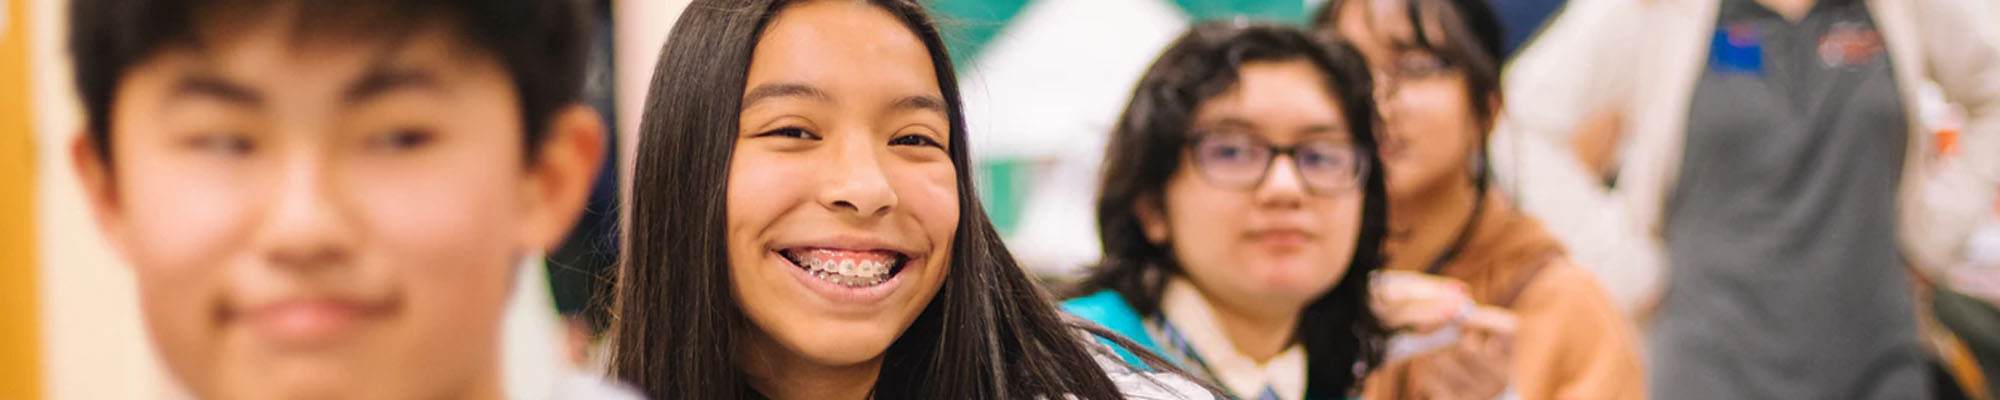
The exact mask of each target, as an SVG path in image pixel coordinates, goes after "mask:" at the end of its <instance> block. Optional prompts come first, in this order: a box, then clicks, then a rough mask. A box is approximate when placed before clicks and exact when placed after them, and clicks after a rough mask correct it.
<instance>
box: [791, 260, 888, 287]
mask: <svg viewBox="0 0 2000 400" xmlns="http://www.w3.org/2000/svg"><path fill="white" fill-rule="evenodd" d="M893 263H894V261H888V262H855V261H854V260H842V261H839V262H822V261H814V260H807V261H806V262H805V263H804V264H805V266H806V268H807V270H808V272H811V273H812V275H813V276H814V277H817V278H820V279H821V280H825V281H827V282H833V283H834V284H837V285H841V286H846V287H853V288H862V287H869V286H875V285H880V284H882V282H885V281H888V280H889V267H890V265H891V264H893Z"/></svg>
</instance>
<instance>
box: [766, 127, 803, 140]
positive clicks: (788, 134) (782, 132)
mask: <svg viewBox="0 0 2000 400" xmlns="http://www.w3.org/2000/svg"><path fill="white" fill-rule="evenodd" d="M765 136H775V137H784V138H793V139H807V140H817V139H819V135H814V134H812V132H806V130H804V129H799V128H778V129H774V130H771V131H768V132H764V133H759V134H757V136H754V137H765Z"/></svg>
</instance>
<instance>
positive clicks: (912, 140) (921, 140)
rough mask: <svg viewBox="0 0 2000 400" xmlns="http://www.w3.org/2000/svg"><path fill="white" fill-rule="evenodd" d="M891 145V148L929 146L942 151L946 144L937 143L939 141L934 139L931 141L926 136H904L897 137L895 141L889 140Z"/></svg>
mask: <svg viewBox="0 0 2000 400" xmlns="http://www.w3.org/2000/svg"><path fill="white" fill-rule="evenodd" d="M889 145H890V146H927V147H936V148H940V149H942V148H944V144H942V143H938V142H937V140H933V139H931V137H929V136H924V135H903V136H897V137H896V138H895V139H891V140H889Z"/></svg>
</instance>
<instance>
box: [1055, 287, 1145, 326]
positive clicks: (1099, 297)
mask: <svg viewBox="0 0 2000 400" xmlns="http://www.w3.org/2000/svg"><path fill="white" fill-rule="evenodd" d="M1061 306H1062V310H1063V311H1067V312H1069V313H1070V314H1076V316H1079V317H1083V318H1084V319H1088V320H1091V321H1098V323H1100V324H1102V323H1103V322H1102V321H1103V320H1104V318H1103V317H1105V316H1109V315H1112V314H1137V312H1135V311H1133V310H1132V305H1131V304H1130V303H1126V302H1125V296H1122V295H1119V294H1118V292H1117V291H1112V290H1100V291H1097V292H1096V293H1091V294H1089V295H1085V296H1082V297H1077V298H1073V299H1069V300H1064V301H1063V302H1062V304H1061Z"/></svg>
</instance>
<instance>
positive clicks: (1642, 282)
mask: <svg viewBox="0 0 2000 400" xmlns="http://www.w3.org/2000/svg"><path fill="white" fill-rule="evenodd" d="M1643 11H1644V10H1643V7H1642V5H1641V2H1640V1H1639V0H1575V1H1571V2H1570V3H1569V5H1568V6H1567V8H1566V9H1565V10H1564V11H1563V13H1562V14H1561V15H1559V16H1558V17H1557V19H1555V20H1554V21H1553V22H1552V23H1551V24H1550V25H1549V26H1548V28H1547V30H1545V31H1543V32H1542V34H1541V35H1540V36H1539V37H1537V38H1536V39H1535V41H1534V42H1532V43H1530V44H1529V47H1527V48H1525V50H1524V51H1523V52H1522V53H1521V54H1520V56H1519V57H1518V58H1516V59H1515V60H1514V61H1513V62H1512V63H1511V64H1510V66H1509V67H1508V69H1507V71H1506V76H1505V77H1504V79H1505V86H1506V96H1507V98H1506V111H1505V113H1504V114H1503V115H1502V118H1501V120H1500V121H1499V123H1497V124H1496V125H1495V127H1494V133H1493V136H1492V138H1491V140H1490V142H1489V143H1488V146H1489V149H1490V153H1491V154H1492V156H1493V160H1492V161H1493V163H1492V165H1493V168H1494V170H1495V171H1494V172H1495V177H1496V178H1497V179H1498V182H1497V183H1498V184H1499V186H1498V187H1499V188H1501V190H1503V191H1505V192H1507V193H1508V194H1509V195H1511V196H1512V197H1513V199H1514V201H1515V204H1516V205H1517V206H1519V207H1520V208H1521V210H1522V211H1524V212H1526V213H1528V214H1529V215H1532V216H1534V217H1536V218H1537V219H1538V220H1540V221H1541V222H1542V224H1543V226H1545V227H1546V228H1548V230H1549V231H1550V233H1552V234H1554V235H1555V236H1556V237H1557V239H1559V240H1561V241H1562V242H1563V244H1564V245H1565V246H1566V247H1567V248H1568V250H1569V253H1570V256H1571V258H1572V259H1573V260H1575V261H1576V263H1577V264H1578V265H1579V266H1581V267H1583V268H1584V269H1585V270H1588V271H1590V272H1591V273H1592V275H1594V276H1596V277H1597V278H1598V280H1599V282H1600V283H1602V284H1603V286H1604V288H1605V290H1607V291H1609V292H1610V294H1611V296H1612V298H1614V299H1615V300H1616V301H1618V303H1619V305H1620V306H1621V307H1620V308H1621V309H1623V310H1624V311H1625V312H1627V313H1628V315H1637V313H1636V311H1638V310H1639V309H1640V308H1642V307H1644V306H1646V305H1647V304H1649V303H1651V302H1652V301H1654V300H1655V299H1656V298H1657V295H1658V293H1659V292H1660V287H1661V278H1660V277H1661V275H1662V267H1661V265H1660V263H1661V259H1662V258H1661V250H1660V245H1659V242H1658V239H1656V238H1654V237H1653V236H1652V235H1650V234H1648V233H1646V232H1645V231H1644V230H1643V229H1641V228H1640V226H1642V225H1641V224H1638V223H1637V221H1635V220H1634V217H1633V214H1632V213H1631V212H1630V211H1629V210H1626V209H1625V207H1626V206H1625V202H1623V201H1620V200H1619V197H1618V196H1620V195H1621V194H1620V193H1619V192H1617V191H1615V190H1612V189H1609V188H1606V187H1605V186H1604V185H1603V184H1602V180H1600V179H1598V177H1597V176H1596V175H1595V174H1593V173H1591V172H1589V169H1587V168H1585V167H1584V165H1583V164H1582V162H1581V161H1579V160H1577V159H1576V157H1575V156H1574V155H1573V154H1572V153H1571V152H1569V151H1568V149H1569V146H1568V144H1569V142H1570V137H1571V136H1572V132H1573V130H1574V128H1575V126H1576V125H1577V123H1578V122H1579V121H1580V120H1582V119H1583V118H1584V117H1586V116H1589V115H1592V114H1595V113H1598V112H1603V111H1612V110H1622V109H1623V107H1627V106H1629V105H1630V104H1631V100H1630V99H1628V98H1626V97H1625V96H1628V95H1629V94H1630V93H1633V92H1634V90H1633V89H1632V86H1633V85H1635V84H1636V81H1635V80H1634V79H1633V78H1632V77H1629V76H1628V75H1630V74H1631V71H1634V70H1636V69H1637V68H1635V67H1636V64H1637V63H1638V62H1640V61H1639V60H1640V58H1641V57H1640V56H1641V54H1639V53H1638V52H1639V51H1640V50H1638V48H1639V47H1643V46H1636V44H1639V43H1641V42H1643V40H1642V39H1641V38H1640V37H1639V36H1640V35H1643V34H1646V31H1647V30H1648V29H1646V25H1645V24H1646V18H1645V16H1644V15H1643V14H1644V13H1643ZM1625 120H1626V121H1631V120H1633V118H1630V114H1629V113H1627V118H1625ZM1628 123H1629V122H1628ZM1627 131H1628V132H1629V131H1630V129H1627ZM1628 136H1629V135H1628ZM1622 142H1623V143H1625V144H1629V143H1631V142H1632V140H1631V138H1630V137H1627V138H1626V140H1623V141H1622ZM1621 147H1624V146H1621Z"/></svg>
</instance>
